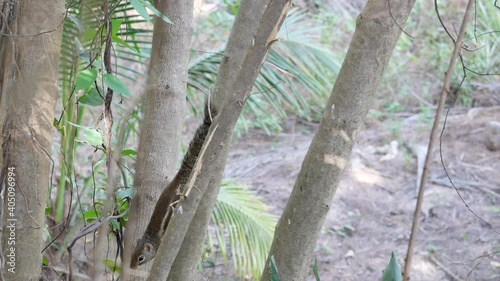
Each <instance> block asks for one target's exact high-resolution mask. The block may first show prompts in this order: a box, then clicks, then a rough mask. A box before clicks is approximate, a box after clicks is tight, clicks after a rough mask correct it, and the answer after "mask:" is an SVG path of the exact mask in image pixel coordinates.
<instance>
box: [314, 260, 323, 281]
mask: <svg viewBox="0 0 500 281" xmlns="http://www.w3.org/2000/svg"><path fill="white" fill-rule="evenodd" d="M313 274H314V277H315V278H316V281H321V280H320V279H319V273H318V259H314V265H313Z"/></svg>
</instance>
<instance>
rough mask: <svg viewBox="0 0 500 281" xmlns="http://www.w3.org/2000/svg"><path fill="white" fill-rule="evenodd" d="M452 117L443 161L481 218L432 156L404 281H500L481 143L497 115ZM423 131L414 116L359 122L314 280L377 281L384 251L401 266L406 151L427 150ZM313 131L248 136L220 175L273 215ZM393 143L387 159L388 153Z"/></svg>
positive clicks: (407, 207)
mask: <svg viewBox="0 0 500 281" xmlns="http://www.w3.org/2000/svg"><path fill="white" fill-rule="evenodd" d="M455 112H459V113H455V114H453V113H451V114H450V117H449V118H448V124H447V129H446V131H445V133H444V135H443V144H442V147H443V148H442V154H443V159H444V163H445V165H446V167H447V169H448V173H449V175H450V177H451V178H452V180H453V181H454V183H455V184H456V186H457V188H458V191H459V192H460V195H461V196H462V197H463V199H464V200H465V202H466V203H467V204H468V206H469V207H470V208H471V209H472V210H473V211H474V212H475V213H476V214H477V215H478V216H479V217H480V218H478V217H476V216H475V215H474V214H473V213H472V212H471V211H469V210H468V209H467V207H466V205H465V204H464V202H462V201H461V199H460V197H459V196H458V194H457V192H456V190H455V189H453V188H451V187H450V184H449V181H448V180H447V179H446V177H445V173H444V171H443V167H442V165H441V162H440V156H439V148H437V149H435V151H434V153H433V155H434V156H433V162H432V165H431V171H430V184H428V187H427V189H426V191H425V203H424V205H423V212H422V216H421V222H420V229H419V233H418V238H417V246H416V250H415V257H414V259H413V260H414V262H413V270H412V274H413V276H412V281H434V280H436V281H437V280H500V234H498V233H495V231H493V230H492V229H491V228H490V227H489V226H488V224H487V223H486V222H488V223H491V225H492V226H493V228H495V229H496V230H497V231H500V205H499V203H500V176H499V171H500V151H497V152H492V151H489V150H488V149H487V148H486V146H485V143H484V140H483V133H484V129H483V127H484V125H485V124H486V122H487V121H491V120H497V121H499V120H500V107H489V108H477V109H471V110H461V112H460V110H455ZM431 122H432V120H430V119H425V118H423V117H422V115H414V116H410V117H406V118H397V119H387V120H385V121H383V122H380V121H377V120H372V121H368V123H367V124H366V126H365V128H364V130H363V132H362V133H361V134H360V136H359V139H358V143H357V144H356V146H355V149H354V152H353V154H352V158H351V160H350V164H349V165H348V168H347V169H346V172H345V173H344V176H343V179H342V181H341V183H340V186H339V188H338V191H337V194H336V196H335V198H334V200H333V204H332V209H331V210H330V212H329V214H328V216H327V218H326V221H325V224H324V227H323V231H322V234H321V236H320V239H319V241H318V243H317V247H316V250H315V253H314V255H315V257H316V258H317V259H318V263H319V268H320V277H321V278H322V280H326V281H328V280H345V281H350V280H356V281H359V280H380V278H381V271H382V269H383V268H385V266H386V264H387V263H388V261H389V257H390V253H391V251H395V252H396V253H397V255H398V257H399V262H400V264H403V259H404V257H405V253H406V250H407V243H408V239H409V234H410V228H411V221H412V216H413V212H414V208H415V202H416V196H415V194H416V181H417V178H418V177H417V174H418V169H417V157H416V156H415V154H414V153H413V152H412V151H416V150H414V149H415V148H416V147H417V148H418V147H424V148H425V147H426V143H427V139H428V135H429V131H430V126H431ZM314 130H315V128H314V126H311V125H303V124H300V123H298V124H297V125H296V126H295V129H294V130H293V131H294V132H289V133H284V134H280V135H279V136H277V137H267V136H264V135H263V134H262V133H259V132H256V131H254V132H251V133H250V134H249V135H248V136H246V137H243V138H240V139H239V140H236V141H235V145H234V148H233V150H232V153H231V155H230V159H229V162H228V166H227V169H226V176H227V177H231V178H237V179H238V181H240V182H243V183H248V184H251V185H252V186H253V188H255V189H256V190H257V193H258V194H259V195H260V196H262V198H263V199H264V201H265V202H266V203H267V204H268V205H270V206H271V207H272V212H273V213H274V214H276V215H280V214H281V212H282V210H283V209H284V206H285V204H286V201H287V198H288V195H289V193H290V191H291V188H292V187H293V183H294V181H295V178H296V176H297V174H298V172H299V169H300V165H301V162H302V160H303V158H304V156H305V153H306V151H307V148H308V146H309V144H310V142H311V139H312V136H313V134H314ZM392 141H395V142H397V152H396V153H395V150H394V149H393V150H392V152H391V149H390V148H389V147H390V143H391V142H392ZM395 144H396V143H394V142H393V145H395ZM483 220H484V221H483ZM485 221H486V222H485ZM310 280H313V278H312V275H311V278H310Z"/></svg>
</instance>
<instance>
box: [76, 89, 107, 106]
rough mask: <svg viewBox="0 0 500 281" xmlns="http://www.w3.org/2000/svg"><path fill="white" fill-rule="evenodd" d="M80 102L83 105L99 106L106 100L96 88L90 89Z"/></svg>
mask: <svg viewBox="0 0 500 281" xmlns="http://www.w3.org/2000/svg"><path fill="white" fill-rule="evenodd" d="M78 102H80V103H82V104H87V105H91V106H99V105H102V104H103V103H104V99H103V98H102V97H101V95H99V92H98V91H97V89H96V88H95V87H92V88H90V90H89V91H88V92H87V93H85V95H83V96H81V97H80V98H79V99H78Z"/></svg>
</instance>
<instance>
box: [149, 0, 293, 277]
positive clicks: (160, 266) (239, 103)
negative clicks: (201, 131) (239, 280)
mask: <svg viewBox="0 0 500 281" xmlns="http://www.w3.org/2000/svg"><path fill="white" fill-rule="evenodd" d="M290 6H291V0H273V1H270V2H269V4H268V5H267V6H266V11H265V12H264V15H263V17H262V19H261V20H260V22H259V26H258V28H257V29H256V32H255V34H254V35H253V38H252V44H251V47H250V48H249V49H248V51H247V52H246V53H245V54H244V57H245V59H244V61H243V64H242V65H243V66H244V67H242V68H241V69H238V74H237V76H236V77H237V78H236V80H235V83H233V85H232V87H231V88H230V90H229V92H228V95H227V98H226V99H225V101H224V103H223V106H222V107H221V109H220V112H219V114H218V115H217V117H216V118H215V120H214V121H213V123H212V126H211V128H210V131H209V133H208V137H207V140H206V141H205V144H204V145H203V149H202V152H201V153H200V156H199V158H198V160H197V162H196V165H195V167H194V169H193V172H192V173H191V177H190V179H189V181H188V183H187V184H186V186H185V188H184V190H183V192H185V194H186V196H187V197H186V198H185V199H181V201H180V204H179V206H178V207H177V210H179V209H182V213H179V212H176V214H177V215H175V216H173V217H172V219H171V220H170V223H169V225H168V227H167V231H166V233H165V234H164V237H163V240H162V243H161V245H160V248H159V250H158V252H157V255H156V258H155V260H154V262H153V267H152V269H151V270H152V271H151V274H150V276H149V279H148V280H165V278H166V277H168V280H174V281H175V280H176V279H174V278H175V277H173V276H172V277H171V276H169V274H170V270H171V268H172V264H173V262H174V259H175V257H176V256H177V254H178V252H179V249H180V247H181V244H182V241H183V240H184V238H185V237H186V234H187V231H188V227H189V226H190V223H191V221H192V219H193V217H194V215H195V212H196V210H197V208H198V205H199V203H200V201H201V200H202V197H203V195H204V193H205V191H207V189H208V187H209V186H212V184H214V186H215V187H216V189H215V190H213V192H215V193H216V194H217V192H218V188H219V184H220V180H219V179H220V178H221V177H222V174H223V173H224V167H225V164H226V160H227V152H228V149H229V146H230V143H231V137H232V135H233V130H234V125H235V124H236V121H237V120H238V117H239V116H240V113H241V111H242V109H243V106H244V105H245V102H246V100H247V98H248V95H249V94H250V91H251V90H252V87H253V84H254V82H255V79H256V78H257V75H258V73H259V70H260V67H261V66H262V63H263V61H264V59H265V57H266V55H267V52H268V50H269V47H270V46H271V44H272V43H273V42H274V39H275V37H276V34H277V33H278V30H279V28H280V26H281V24H282V23H283V21H284V19H285V16H286V14H287V12H288V10H289V8H290ZM221 90H222V89H217V88H216V89H215V91H216V92H217V91H221ZM216 95H217V94H216ZM217 181H219V182H217ZM188 191H191V192H188ZM211 192H212V190H211ZM204 204H215V203H214V202H209V203H207V202H204ZM212 206H213V205H212ZM207 211H208V212H212V210H211V209H210V210H207ZM205 229H206V225H200V226H198V227H197V229H196V230H195V231H202V232H204V231H205ZM189 235H191V233H190V234H189ZM198 247H202V245H198ZM195 261H196V262H197V261H198V259H196V260H195Z"/></svg>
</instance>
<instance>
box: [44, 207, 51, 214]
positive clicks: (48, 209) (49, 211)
mask: <svg viewBox="0 0 500 281" xmlns="http://www.w3.org/2000/svg"><path fill="white" fill-rule="evenodd" d="M50 214H52V208H48V207H47V208H45V215H46V216H47V215H50Z"/></svg>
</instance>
